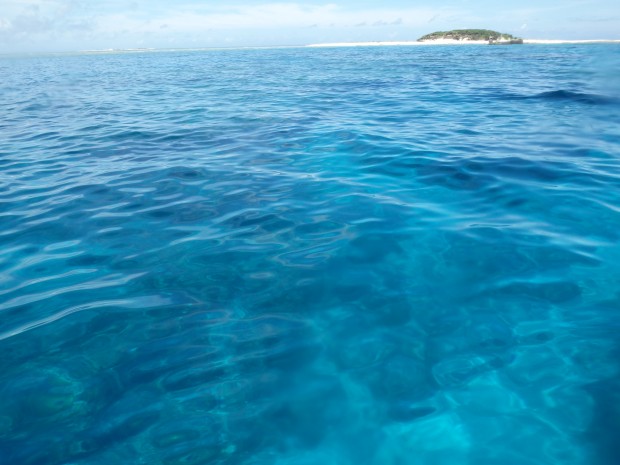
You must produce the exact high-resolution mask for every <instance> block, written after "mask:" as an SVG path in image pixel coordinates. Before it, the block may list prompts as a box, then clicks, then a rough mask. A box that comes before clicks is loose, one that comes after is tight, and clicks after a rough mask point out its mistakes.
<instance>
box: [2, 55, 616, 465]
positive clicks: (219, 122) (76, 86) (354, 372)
mask: <svg viewBox="0 0 620 465" xmlns="http://www.w3.org/2000/svg"><path fill="white" fill-rule="evenodd" d="M619 56H620V46H619V45H618V44H577V45H576V44H561V45H560V44H553V45H523V46H514V47H513V46H510V47H486V46H471V47H461V46H455V47H452V46H441V47H439V46H438V47H406V46H403V47H387V48H382V47H354V48H338V47H335V48H285V49H273V50H270V49H261V50H211V51H192V52H189V51H188V52H183V51H174V52H172V51H171V52H161V53H131V54H120V53H119V54H115V53H107V54H75V55H71V54H68V55H63V56H35V57H2V58H1V59H0V73H1V74H2V76H3V79H2V80H1V81H0V95H2V98H1V99H0V115H2V118H0V351H1V353H2V354H3V355H2V357H0V463H7V464H11V465H35V464H36V465H69V464H70V465H99V464H101V465H103V464H106V465H107V464H110V463H145V464H146V463H148V464H161V465H202V464H239V465H262V464H277V465H306V464H307V465H310V464H318V463H321V464H338V465H348V464H351V465H352V464H356V465H359V464H369V465H407V464H416V465H417V464H424V465H427V464H428V465H444V464H445V465H461V464H463V465H496V464H502V465H543V464H544V465H553V464H569V463H570V464H575V465H577V464H583V465H586V464H587V465H615V464H618V463H620V447H618V445H617V441H616V438H617V431H618V430H619V429H620V398H619V394H618V392H620V390H619V389H620V364H619V362H618V360H620V344H619V339H618V334H619V331H620V279H619V278H618V277H619V276H620V246H619V245H618V244H619V243H620V206H619V205H620V83H619V82H618V78H617V76H618V75H620V60H619V59H618V57H619Z"/></svg>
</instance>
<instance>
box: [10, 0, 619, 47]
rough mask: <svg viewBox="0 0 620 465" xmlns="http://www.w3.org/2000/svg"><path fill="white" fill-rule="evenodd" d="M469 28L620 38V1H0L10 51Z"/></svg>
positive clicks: (354, 38)
mask: <svg viewBox="0 0 620 465" xmlns="http://www.w3.org/2000/svg"><path fill="white" fill-rule="evenodd" d="M464 28H484V29H493V30H497V31H500V32H504V33H511V34H514V35H517V36H519V37H524V38H529V39H620V1H618V0H565V1H560V0H503V1H502V0H500V1H498V0H477V1H476V0H452V1H439V0H409V1H406V0H383V1H382V2H379V1H374V2H371V1H368V0H326V1H322V0H299V1H292V2H288V1H286V0H283V1H282V0H280V1H277V2H273V1H269V0H224V1H211V0H178V1H174V2H173V1H170V0H167V1H164V0H99V1H97V0H0V53H24V52H55V51H78V50H101V49H111V48H114V49H126V48H202V47H242V46H275V45H306V44H314V43H326V42H365V41H408V40H416V39H418V38H419V37H420V36H422V35H424V34H427V33H430V32H434V31H438V30H450V29H464Z"/></svg>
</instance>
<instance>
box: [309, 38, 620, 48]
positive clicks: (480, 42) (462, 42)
mask: <svg viewBox="0 0 620 465" xmlns="http://www.w3.org/2000/svg"><path fill="white" fill-rule="evenodd" d="M523 43H524V44H592V43H620V39H592V40H587V39H586V40H562V39H523ZM399 45H401V46H403V45H419V46H427V45H488V41H486V40H454V39H435V40H427V41H424V42H418V41H413V40H410V41H399V42H391V41H385V42H334V43H325V44H310V45H306V47H389V46H399Z"/></svg>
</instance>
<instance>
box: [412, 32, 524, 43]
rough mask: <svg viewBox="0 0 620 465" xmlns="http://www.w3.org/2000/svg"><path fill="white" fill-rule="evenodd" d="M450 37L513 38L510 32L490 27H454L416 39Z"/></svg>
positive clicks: (457, 38)
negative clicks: (505, 32)
mask: <svg viewBox="0 0 620 465" xmlns="http://www.w3.org/2000/svg"><path fill="white" fill-rule="evenodd" d="M438 39H452V40H488V41H496V40H514V39H516V37H515V36H513V35H512V34H503V33H501V32H497V31H491V30H490V29H454V30H452V31H445V32H444V31H437V32H433V33H431V34H426V35H425V36H422V37H420V38H419V39H418V42H423V41H425V40H438Z"/></svg>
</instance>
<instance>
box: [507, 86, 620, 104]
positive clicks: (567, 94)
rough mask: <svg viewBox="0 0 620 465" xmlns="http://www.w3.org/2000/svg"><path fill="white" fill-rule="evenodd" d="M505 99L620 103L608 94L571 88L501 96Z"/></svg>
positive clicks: (619, 100)
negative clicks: (572, 89) (577, 90)
mask: <svg viewBox="0 0 620 465" xmlns="http://www.w3.org/2000/svg"><path fill="white" fill-rule="evenodd" d="M501 98H502V99H503V100H543V101H552V102H553V101H560V102H577V103H585V104H589V105H613V104H618V103H620V99H618V98H614V97H611V96H608V95H600V94H593V93H587V92H574V91H570V90H564V89H560V90H551V91H547V92H540V93H538V94H534V95H520V94H507V95H503V96H502V97H501Z"/></svg>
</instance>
